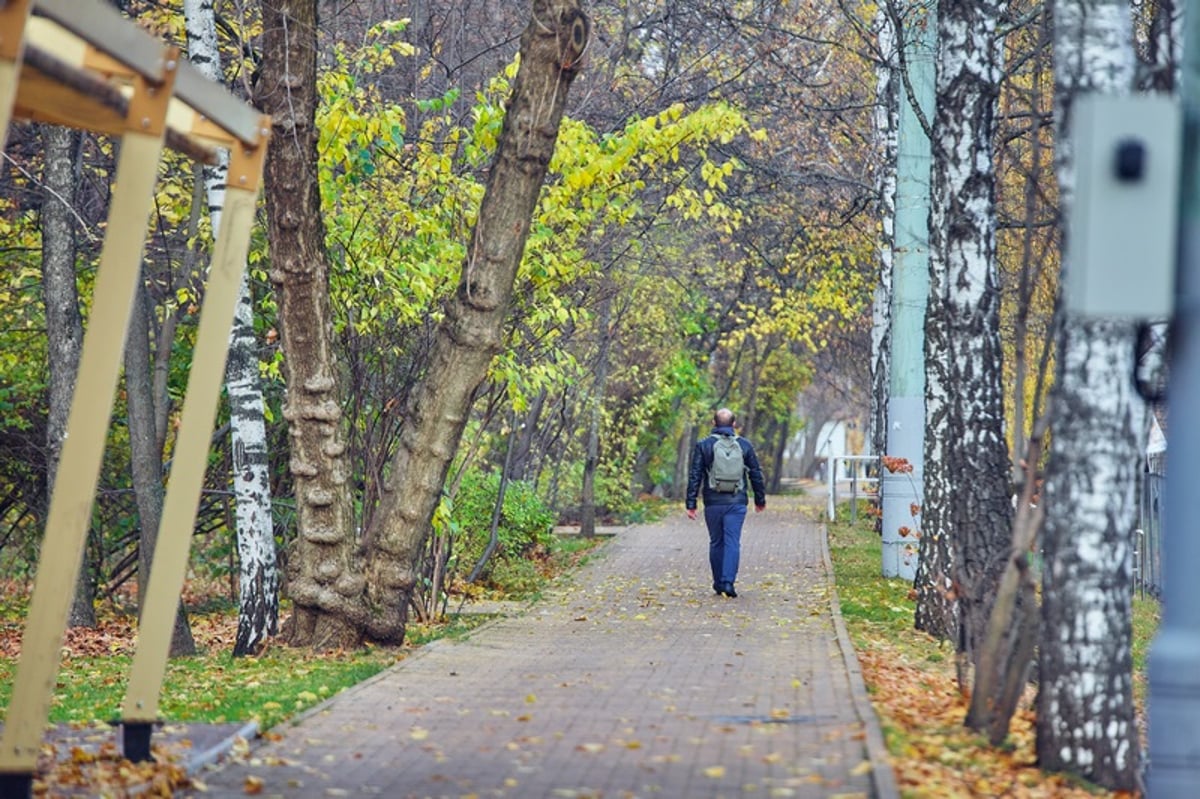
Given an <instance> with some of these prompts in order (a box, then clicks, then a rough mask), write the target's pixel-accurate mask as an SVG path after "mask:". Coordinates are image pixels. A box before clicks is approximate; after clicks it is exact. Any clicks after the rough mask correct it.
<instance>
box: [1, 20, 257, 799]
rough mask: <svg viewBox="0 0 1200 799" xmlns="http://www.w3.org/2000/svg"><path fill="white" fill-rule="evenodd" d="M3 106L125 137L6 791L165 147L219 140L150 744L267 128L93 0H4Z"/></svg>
mask: <svg viewBox="0 0 1200 799" xmlns="http://www.w3.org/2000/svg"><path fill="white" fill-rule="evenodd" d="M12 119H24V120H36V121H42V122H47V123H51V124H58V125H66V126H70V127H75V128H81V129H84V130H90V131H94V132H97V133H103V134H108V135H111V136H114V137H119V138H120V140H121V148H120V157H119V160H118V163H117V169H116V175H115V188H114V191H113V198H112V203H111V206H110V211H109V217H108V224H107V227H106V231H105V237H104V244H103V247H102V248H101V254H100V264H99V268H98V270H97V277H96V286H95V290H94V296H93V302H92V310H91V313H90V316H89V319H88V323H87V330H86V333H85V336H84V342H83V351H82V354H81V357H80V364H79V373H78V375H77V378H76V385H75V393H74V397H73V400H72V405H71V411H70V416H69V419H68V423H67V435H66V439H65V441H64V443H63V450H62V455H61V458H60V463H59V469H58V473H57V476H56V479H55V491H54V494H53V496H52V497H51V500H50V508H49V512H48V515H47V524H46V533H45V537H44V539H43V541H42V546H41V556H40V557H39V560H38V566H37V572H36V576H35V581H34V588H33V594H32V597H31V599H30V605H29V613H28V617H27V619H26V623H25V629H24V634H23V637H22V642H21V657H20V660H19V662H18V664H17V673H16V679H15V682H14V685H13V691H12V701H11V703H10V704H9V708H8V713H7V715H6V718H5V720H4V733H3V737H2V738H0V796H4V797H10V796H12V797H16V796H30V795H31V793H32V779H33V775H34V772H35V770H36V766H37V757H38V754H39V751H40V748H41V743H42V737H43V731H44V729H45V726H46V723H47V719H48V717H49V710H50V704H51V701H52V699H53V694H54V685H55V682H56V680H57V676H58V671H59V668H60V666H61V660H60V658H61V647H62V640H63V635H64V632H65V630H66V625H67V617H68V613H69V611H70V602H71V597H72V596H73V594H74V587H75V582H76V580H77V579H78V576H79V569H80V565H81V562H82V559H83V551H84V545H85V542H86V537H87V532H88V530H89V528H90V526H91V520H92V505H93V502H94V500H95V493H96V486H97V481H98V475H99V471H100V465H101V460H102V458H103V454H104V444H105V440H106V437H107V431H108V425H109V422H110V417H111V414H112V408H113V398H114V394H115V391H116V385H117V380H118V377H119V375H120V370H121V361H122V353H123V351H124V347H125V334H126V329H127V327H128V323H129V317H130V312H131V308H132V303H133V297H134V292H135V290H136V288H137V283H138V280H140V275H141V262H142V257H143V251H144V245H145V239H146V229H147V224H148V221H149V215H150V210H151V207H152V203H153V195H154V188H155V184H156V181H157V175H158V167H159V161H160V158H161V154H162V149H163V147H164V146H170V147H172V148H174V149H176V150H179V151H180V152H183V153H185V154H187V155H188V156H190V157H192V158H194V159H197V160H200V161H203V162H206V163H213V162H215V161H216V160H217V149H216V148H222V149H227V150H229V151H230V161H231V164H230V170H229V189H228V199H227V205H226V210H225V216H224V219H223V221H222V224H221V227H220V231H219V234H218V237H217V242H216V244H215V247H214V252H213V256H212V264H211V268H210V272H209V279H208V282H207V288H206V291H205V297H204V304H203V308H202V311H201V319H200V327H199V331H198V334H197V341H196V345H195V350H194V357H193V361H192V368H191V372H190V374H189V378H188V388H187V394H186V395H185V398H184V404H183V410H182V418H181V422H180V429H179V435H178V438H177V442H176V448H175V454H174V466H173V468H172V470H171V478H170V481H169V482H168V485H167V493H166V500H165V503H164V509H163V516H162V524H161V527H160V529H159V532H158V534H159V538H158V546H157V547H156V551H155V557H154V563H153V564H152V566H151V573H150V578H149V585H148V588H147V596H146V598H145V602H144V603H143V605H144V610H143V615H142V619H141V621H140V626H139V630H138V648H137V652H136V653H135V656H134V662H133V666H132V669H131V678H130V685H129V691H128V696H127V698H126V702H125V706H124V714H125V719H124V720H123V721H124V723H125V726H126V737H125V745H126V756H127V757H130V758H131V759H147V758H149V756H150V730H151V727H152V725H153V723H154V722H155V721H156V720H157V712H158V695H159V693H160V692H161V689H162V682H163V675H164V673H165V670H166V661H167V653H168V650H169V646H170V637H171V629H172V627H173V625H174V620H175V611H176V608H177V607H178V603H179V596H180V593H181V591H182V588H183V581H184V576H185V573H186V568H187V558H188V551H189V546H190V542H191V537H192V528H193V526H194V524H195V517H196V511H197V507H198V505H199V499H200V491H201V487H202V483H203V478H204V469H205V465H206V463H207V458H208V440H209V437H210V435H211V432H212V426H213V421H214V418H215V415H216V410H217V403H218V400H219V398H220V389H221V384H222V382H223V375H224V368H225V357H226V353H227V348H228V341H229V332H230V328H231V326H232V323H233V314H234V306H235V304H236V301H237V294H238V289H239V287H240V284H241V280H242V270H243V269H244V265H245V263H246V252H247V250H248V247H249V241H250V234H251V230H252V227H253V223H254V210H255V204H256V201H257V198H258V193H259V187H260V184H261V177H262V168H263V162H264V160H265V155H266V143H267V136H268V133H269V131H270V120H269V119H267V118H265V117H263V116H262V115H260V114H259V113H258V112H257V111H255V110H254V109H253V108H252V107H250V106H248V105H246V104H245V103H243V102H241V101H240V100H237V99H236V98H234V97H233V96H232V95H230V94H229V93H228V92H227V91H226V90H225V89H224V88H223V87H222V86H220V85H218V84H215V83H212V82H211V81H208V80H206V79H205V78H203V76H201V75H200V73H199V72H198V71H196V70H195V68H193V67H192V66H191V64H190V63H188V62H187V61H185V60H183V59H182V58H181V56H180V53H179V50H178V49H177V48H174V47H169V46H166V45H164V44H163V43H162V42H161V41H159V40H158V39H157V38H155V37H154V36H152V35H151V34H149V33H148V32H146V31H144V30H142V29H141V28H139V27H138V26H137V25H135V24H134V23H133V22H131V21H130V20H128V19H126V18H125V17H123V16H122V15H121V14H120V13H118V12H117V11H115V10H114V9H112V8H111V7H109V6H108V5H106V4H104V3H102V2H100V0H0V123H3V124H2V125H0V130H2V131H3V132H5V133H6V132H7V128H8V123H9V121H10V120H12ZM0 135H2V134H0ZM0 143H2V142H0ZM131 730H132V734H131V733H130V731H131Z"/></svg>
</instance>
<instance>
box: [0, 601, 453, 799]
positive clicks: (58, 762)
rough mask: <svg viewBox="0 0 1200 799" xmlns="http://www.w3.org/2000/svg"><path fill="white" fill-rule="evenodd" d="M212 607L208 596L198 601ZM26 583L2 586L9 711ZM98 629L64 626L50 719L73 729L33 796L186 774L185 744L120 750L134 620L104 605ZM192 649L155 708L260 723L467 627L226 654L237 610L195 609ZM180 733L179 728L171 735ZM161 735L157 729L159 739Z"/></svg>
mask: <svg viewBox="0 0 1200 799" xmlns="http://www.w3.org/2000/svg"><path fill="white" fill-rule="evenodd" d="M199 604H205V605H208V606H211V603H199ZM25 611H26V608H25V597H24V588H23V587H21V586H14V585H6V586H0V717H3V716H6V715H7V710H8V704H9V701H10V699H11V696H12V688H13V680H14V679H15V676H16V668H17V659H18V657H19V655H20V650H21V635H22V630H23V626H24V621H25ZM99 613H100V618H99V619H98V621H99V625H98V626H97V627H96V628H95V629H73V630H69V631H68V632H67V634H66V637H65V640H64V645H63V648H62V662H61V667H60V671H59V676H58V682H57V688H56V691H55V695H54V699H53V702H52V705H51V710H50V721H51V723H52V724H59V725H68V726H70V727H72V728H77V729H78V732H77V733H76V734H75V735H72V738H71V740H72V742H71V743H69V744H67V745H66V748H65V749H64V746H63V745H60V746H58V747H57V748H56V747H55V746H54V745H53V744H52V743H50V742H49V740H50V739H49V737H48V738H47V742H46V743H45V744H44V745H43V748H42V755H41V757H40V758H39V765H38V775H37V778H36V779H35V783H34V789H35V795H47V794H48V795H53V796H71V795H79V796H97V795H124V793H125V791H126V790H127V789H129V788H131V787H133V786H137V787H138V790H143V789H144V787H145V786H150V788H149V791H148V792H147V793H146V794H144V795H148V796H170V795H171V793H172V791H173V790H174V789H177V788H180V787H182V786H184V785H186V784H187V783H188V778H187V775H186V774H185V773H184V770H183V767H182V765H181V758H182V755H184V754H185V750H186V745H180V744H175V743H163V744H159V743H155V746H154V757H155V760H154V762H151V763H145V764H132V763H130V762H129V761H127V760H125V759H124V758H123V757H121V754H120V751H119V748H118V746H117V745H116V743H115V741H116V740H117V736H116V735H115V734H114V733H113V732H112V730H110V729H109V725H110V723H112V722H113V721H115V720H117V719H119V717H120V715H121V704H122V702H123V701H124V697H125V689H126V684H127V681H128V676H129V670H130V664H131V662H132V659H133V654H134V640H135V632H136V629H135V627H136V620H135V618H134V616H132V615H130V614H128V613H125V612H122V611H120V610H119V609H116V608H114V607H113V606H111V605H107V604H106V605H104V606H103V607H102V608H101V609H100V611H99ZM189 623H190V625H191V629H192V635H193V637H194V638H195V640H196V644H197V646H198V648H199V650H200V654H198V655H196V656H195V657H187V658H176V659H172V660H171V661H170V662H169V664H168V666H167V673H166V677H165V681H164V685H163V691H162V695H161V700H160V707H159V716H160V718H162V719H164V720H166V721H167V722H168V723H170V724H172V725H185V724H188V723H193V724H233V723H243V722H248V721H250V720H254V721H256V722H257V723H258V726H259V729H260V730H266V729H269V728H270V727H272V726H274V725H276V724H278V723H279V722H281V721H283V720H285V719H287V718H289V717H291V716H294V715H296V714H297V713H300V712H302V711H304V710H307V709H308V708H311V707H313V706H314V705H316V704H318V703H320V702H322V701H324V700H325V699H328V698H329V697H331V696H333V695H334V694H336V693H338V692H339V691H341V690H343V689H345V688H347V687H349V686H352V685H354V684H356V683H358V682H361V681H362V680H365V679H367V678H368V677H370V676H372V675H374V674H376V673H378V672H380V671H382V670H383V669H386V668H387V667H388V666H391V665H392V664H394V663H396V662H397V661H399V660H401V659H402V658H403V657H405V655H406V654H407V653H409V652H411V651H412V650H413V647H415V646H416V645H419V644H421V643H423V642H425V641H428V640H429V639H430V638H431V637H437V636H441V635H452V634H455V632H456V631H458V630H465V629H467V628H468V627H469V626H472V622H471V621H467V620H461V621H457V622H455V623H452V624H450V625H447V626H443V627H440V628H437V629H431V628H427V627H422V626H420V625H411V626H410V628H409V640H410V641H412V644H410V645H409V646H406V647H404V648H400V649H380V648H368V649H364V650H360V651H354V652H327V653H321V654H314V653H312V652H310V651H308V650H303V649H292V648H290V647H287V646H284V645H282V644H278V643H273V644H271V645H270V646H268V647H267V648H266V650H265V651H264V652H262V653H261V654H260V655H259V656H257V657H251V658H233V657H231V656H230V654H229V653H230V652H232V650H233V642H234V638H235V635H236V633H237V618H236V615H235V614H234V613H233V612H232V611H214V612H208V613H193V614H192V615H191V616H190V617H189ZM173 737H175V738H178V737H179V736H173ZM159 738H165V736H161V735H156V741H157V740H158V739H159ZM79 741H84V742H87V745H80V744H79V743H78V742H79Z"/></svg>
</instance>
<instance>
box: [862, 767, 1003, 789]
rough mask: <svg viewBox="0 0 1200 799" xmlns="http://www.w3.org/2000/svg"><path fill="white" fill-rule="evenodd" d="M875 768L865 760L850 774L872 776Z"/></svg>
mask: <svg viewBox="0 0 1200 799" xmlns="http://www.w3.org/2000/svg"><path fill="white" fill-rule="evenodd" d="M873 768H874V766H872V765H871V761H870V760H864V761H863V762H861V763H859V764H858V765H857V766H855V767H854V768H852V769H850V773H851V774H853V775H854V776H855V777H861V776H862V775H864V774H870V773H871V770H872V769H873ZM981 795H982V794H981Z"/></svg>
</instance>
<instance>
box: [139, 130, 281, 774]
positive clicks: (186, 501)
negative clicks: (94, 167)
mask: <svg viewBox="0 0 1200 799" xmlns="http://www.w3.org/2000/svg"><path fill="white" fill-rule="evenodd" d="M263 149H265V148H263ZM258 166H259V171H260V173H261V167H262V161H261V160H259V161H258ZM253 185H254V188H242V187H238V186H234V185H231V186H230V187H229V188H228V191H227V193H226V195H225V211H224V213H223V215H222V217H221V226H220V229H219V230H218V231H217V242H216V245H215V246H214V249H213V258H212V266H211V268H210V269H209V275H208V281H207V284H206V286H205V290H204V306H203V308H202V309H201V311H200V328H199V330H198V332H197V334H196V346H195V349H194V350H193V351H192V368H191V371H190V373H189V374H188V383H187V393H186V394H185V395H184V403H183V411H182V416H181V419H180V423H179V434H178V438H177V439H176V443H175V457H174V465H173V466H172V467H171V479H170V482H169V483H168V485H167V495H166V499H165V500H164V502H163V515H162V522H161V525H160V526H159V529H158V539H157V541H158V543H157V545H156V546H155V549H154V563H153V565H152V567H151V569H150V581H149V585H148V586H147V588H146V601H145V602H144V603H143V606H142V618H141V623H140V625H139V626H138V636H137V651H136V652H135V653H134V656H133V665H132V668H131V670H130V673H129V687H128V689H127V692H126V694H125V702H124V705H123V708H122V719H121V720H122V722H123V723H124V724H125V725H126V728H127V729H128V727H129V726H130V725H134V726H136V727H138V728H139V729H141V730H143V732H144V733H145V734H147V735H148V732H149V725H151V724H153V723H154V722H156V721H157V720H158V699H159V694H160V693H161V691H162V684H163V675H164V674H165V673H166V668H167V658H168V656H169V654H170V649H171V632H172V630H173V628H174V625H175V613H176V610H177V608H178V607H179V595H180V592H181V591H182V590H183V581H184V578H185V577H186V575H187V563H188V551H189V549H190V547H191V542H192V531H193V529H194V527H195V524H196V511H197V508H198V507H199V504H200V492H201V490H202V489H203V487H204V470H205V467H206V466H207V465H208V449H209V440H210V438H211V436H212V427H213V420H214V419H215V418H216V414H217V403H218V401H219V400H220V397H221V386H222V384H223V379H224V375H225V358H226V355H227V354H228V349H229V332H230V329H231V328H232V326H233V314H234V310H235V308H236V306H237V299H238V293H239V290H240V288H241V285H242V271H243V269H244V268H245V264H246V252H247V250H248V249H249V246H250V233H251V230H252V229H253V227H254V209H255V201H256V198H257V195H258V192H257V185H258V181H257V180H255V181H253ZM139 749H140V750H141V751H143V752H149V749H150V747H149V743H148V742H143V744H142V745H141V746H140V747H139ZM125 754H126V756H127V757H132V755H131V754H130V752H129V751H128V750H127V751H126V753H125Z"/></svg>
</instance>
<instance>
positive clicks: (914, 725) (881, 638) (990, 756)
mask: <svg viewBox="0 0 1200 799" xmlns="http://www.w3.org/2000/svg"><path fill="white" fill-rule="evenodd" d="M828 529H829V544H830V554H831V556H832V559H833V565H834V573H835V579H836V581H837V590H838V598H839V600H840V602H841V608H842V616H843V618H844V619H845V621H846V627H847V629H848V631H849V633H850V637H851V640H852V641H853V643H854V647H855V650H856V651H857V653H858V656H859V661H860V663H861V665H862V670H863V679H864V681H865V682H866V684H867V690H868V692H869V694H870V695H871V702H872V704H873V706H874V707H875V711H876V714H877V715H878V716H879V720H880V723H881V725H882V727H883V732H884V738H885V740H886V741H887V746H888V750H889V753H890V756H891V760H892V765H893V766H894V768H895V771H896V778H897V784H898V786H899V788H900V791H901V795H902V796H903V797H905V799H926V798H928V799H935V798H936V799H952V798H954V797H992V796H1004V797H1014V798H1015V799H1026V798H1028V799H1041V798H1042V797H1045V799H1050V798H1051V797H1054V799H1058V798H1059V797H1062V798H1064V799H1082V797H1120V796H1128V794H1122V793H1117V792H1109V791H1104V790H1102V789H1099V788H1096V787H1095V786H1090V785H1086V784H1084V783H1083V782H1082V781H1080V780H1077V779H1074V778H1072V777H1070V776H1067V775H1062V774H1048V773H1044V772H1042V771H1041V770H1040V769H1039V768H1038V767H1037V764H1036V757H1035V755H1034V736H1035V728H1034V723H1035V716H1034V711H1033V706H1032V703H1033V697H1034V695H1033V692H1032V690H1030V691H1028V692H1027V694H1026V698H1025V701H1023V703H1022V705H1021V707H1020V708H1019V710H1018V712H1017V714H1016V716H1015V717H1014V719H1013V722H1012V725H1011V728H1010V734H1009V739H1008V741H1007V742H1006V745H1005V746H1004V747H1002V748H999V749H997V748H994V747H991V746H989V745H988V743H987V740H986V739H985V738H984V737H982V736H979V735H976V734H975V733H972V732H971V731H969V730H967V729H966V728H965V727H963V724H962V723H963V719H964V718H965V717H966V710H967V700H966V698H965V697H963V696H962V695H961V694H960V693H959V691H958V688H957V682H956V679H955V673H954V651H953V647H951V646H949V645H948V644H944V643H941V642H938V641H936V640H934V639H932V638H930V637H929V636H927V635H925V634H924V633H921V632H918V631H917V630H915V629H913V611H914V609H915V606H914V602H913V600H912V599H911V598H910V597H909V593H910V590H911V584H910V583H908V582H907V581H905V580H899V579H892V580H888V579H884V578H883V577H881V576H880V573H879V572H880V563H881V562H882V561H881V553H880V542H879V536H878V535H877V534H876V533H875V532H874V529H873V526H872V522H871V521H870V519H869V518H867V519H864V520H861V521H859V522H858V523H857V524H853V525H852V524H850V523H848V522H845V521H839V522H837V523H833V524H829V525H828ZM1157 618H1158V615H1157V603H1155V602H1154V601H1153V600H1147V599H1139V600H1136V601H1135V608H1134V632H1135V642H1134V660H1135V664H1134V667H1135V675H1134V678H1135V698H1136V699H1137V701H1138V702H1139V707H1141V702H1142V697H1144V694H1145V690H1144V685H1145V680H1144V674H1145V653H1146V650H1147V648H1148V644H1149V640H1150V638H1151V637H1152V636H1153V631H1154V628H1155V626H1156V625H1157Z"/></svg>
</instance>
